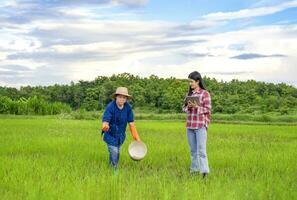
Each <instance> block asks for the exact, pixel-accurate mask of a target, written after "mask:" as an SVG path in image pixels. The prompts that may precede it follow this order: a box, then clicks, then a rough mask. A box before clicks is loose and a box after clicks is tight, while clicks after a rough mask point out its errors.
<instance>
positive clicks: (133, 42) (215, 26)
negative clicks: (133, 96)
mask: <svg viewBox="0 0 297 200" xmlns="http://www.w3.org/2000/svg"><path fill="white" fill-rule="evenodd" d="M296 16H297V0H289V1H280V0H269V1H268V0H229V1H223V0H222V1H214V0H208V1H207V0H183V1H177V0H171V1H169V0H162V1H157V0H65V1H50V0H48V1H42V0H14V1H12V0H4V1H3V0H2V1H1V2H0V27H1V28H0V85H2V86H13V87H20V86H22V85H51V84H55V83H60V84H65V83H66V84H67V83H70V81H78V80H93V79H94V78H95V77H96V76H110V75H112V74H118V73H123V72H128V73H132V74H135V75H139V76H141V77H147V76H149V75H151V74H155V75H157V76H160V77H170V76H173V77H177V78H186V77H187V75H188V74H189V73H190V72H191V71H193V70H197V71H200V72H201V73H202V74H203V75H206V76H209V77H214V78H217V79H218V80H225V81H229V80H232V79H239V80H248V79H255V80H258V81H265V82H273V83H280V82H285V83H288V84H291V85H295V86H297V80H296V77H297V69H296V67H297V66H296V64H297V17H296Z"/></svg>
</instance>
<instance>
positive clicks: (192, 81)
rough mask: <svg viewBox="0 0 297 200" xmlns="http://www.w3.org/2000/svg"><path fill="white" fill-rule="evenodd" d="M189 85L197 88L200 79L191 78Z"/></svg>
mask: <svg viewBox="0 0 297 200" xmlns="http://www.w3.org/2000/svg"><path fill="white" fill-rule="evenodd" d="M189 85H190V87H191V88H192V89H193V90H195V89H196V88H197V87H198V85H199V80H198V81H195V80H193V79H189Z"/></svg>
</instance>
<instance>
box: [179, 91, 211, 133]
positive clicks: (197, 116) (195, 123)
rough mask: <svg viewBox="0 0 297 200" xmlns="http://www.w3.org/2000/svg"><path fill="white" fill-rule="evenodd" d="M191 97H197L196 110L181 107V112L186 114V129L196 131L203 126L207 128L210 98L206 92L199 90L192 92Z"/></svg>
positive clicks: (209, 114)
mask: <svg viewBox="0 0 297 200" xmlns="http://www.w3.org/2000/svg"><path fill="white" fill-rule="evenodd" d="M192 96H197V97H199V104H200V106H198V108H188V107H187V106H184V107H183V110H184V111H185V112H186V113H187V128H189V129H198V128H201V127H203V126H205V127H206V128H208V124H209V122H210V116H211V98H210V94H209V92H208V91H206V90H203V89H199V90H195V91H193V94H192Z"/></svg>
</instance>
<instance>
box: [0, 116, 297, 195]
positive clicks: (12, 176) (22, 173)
mask: <svg viewBox="0 0 297 200" xmlns="http://www.w3.org/2000/svg"><path fill="white" fill-rule="evenodd" d="M136 125H137V128H138V132H139V135H140V137H141V139H142V140H143V141H144V142H145V143H146V145H147V147H148V154H147V157H146V158H145V159H144V160H142V161H139V162H137V161H133V160H131V159H130V158H129V155H128V153H127V147H128V145H129V142H131V138H132V137H131V135H130V133H129V132H127V139H126V142H125V143H124V145H123V146H122V149H121V158H120V164H119V168H120V169H119V173H118V174H114V173H113V171H112V170H110V169H109V166H108V153H107V147H106V144H105V143H104V142H103V141H102V140H101V137H100V134H99V128H100V126H101V123H100V121H95V120H66V119H49V118H44V117H38V118H33V119H26V118H15V119H12V118H1V119H0V199H1V200H4V199H13V200H15V199H133V200H134V199H150V200H151V199H170V200H171V199H211V200H213V199H240V200H242V199H253V200H254V199H297V126H276V125H240V124H236V125H232V124H211V126H210V128H209V132H208V143H207V145H208V146H207V150H208V159H209V164H210V170H211V173H210V175H209V176H208V178H207V179H206V180H203V179H202V178H201V177H200V176H190V175H189V166H190V154H189V146H188V143H187V139H186V132H185V127H184V125H185V124H184V122H181V121H144V120H143V121H136Z"/></svg>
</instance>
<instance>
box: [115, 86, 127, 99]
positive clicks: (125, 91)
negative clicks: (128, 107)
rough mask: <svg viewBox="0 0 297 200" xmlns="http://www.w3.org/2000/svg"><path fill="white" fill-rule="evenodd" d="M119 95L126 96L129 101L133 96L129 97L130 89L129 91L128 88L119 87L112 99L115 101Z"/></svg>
mask: <svg viewBox="0 0 297 200" xmlns="http://www.w3.org/2000/svg"><path fill="white" fill-rule="evenodd" d="M119 94H120V95H124V96H126V97H127V98H128V99H131V98H132V96H131V95H129V93H128V89H127V88H126V87H118V88H117V90H116V92H115V93H113V94H112V95H111V97H112V98H113V99H115V98H116V96H117V95H119Z"/></svg>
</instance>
